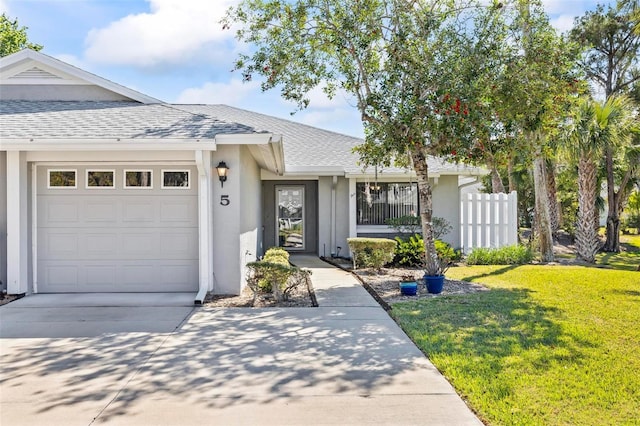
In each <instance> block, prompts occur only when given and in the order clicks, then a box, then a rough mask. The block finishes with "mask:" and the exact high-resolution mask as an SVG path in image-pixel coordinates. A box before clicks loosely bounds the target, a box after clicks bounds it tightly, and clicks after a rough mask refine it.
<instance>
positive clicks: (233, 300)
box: [203, 285, 318, 308]
mask: <svg viewBox="0 0 640 426" xmlns="http://www.w3.org/2000/svg"><path fill="white" fill-rule="evenodd" d="M252 301H253V292H252V291H251V289H250V288H249V287H245V289H244V290H243V292H242V293H241V294H240V295H237V296H236V295H218V294H216V295H213V294H209V295H207V297H206V298H205V300H204V303H203V306H207V307H213V308H275V307H279V308H282V307H285V308H311V307H317V306H318V303H317V302H316V296H315V293H314V292H313V288H307V286H305V285H300V286H298V287H297V288H296V289H294V290H293V291H292V292H291V294H290V295H289V299H288V300H285V301H283V302H281V303H277V302H276V300H275V299H274V298H273V296H272V295H271V294H268V293H264V294H258V296H257V297H256V300H255V303H252Z"/></svg>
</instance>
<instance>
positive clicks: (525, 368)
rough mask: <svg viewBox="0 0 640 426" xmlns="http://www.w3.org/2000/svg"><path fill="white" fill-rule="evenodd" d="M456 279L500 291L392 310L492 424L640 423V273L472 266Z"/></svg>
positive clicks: (453, 270) (451, 272)
mask: <svg viewBox="0 0 640 426" xmlns="http://www.w3.org/2000/svg"><path fill="white" fill-rule="evenodd" d="M639 256H640V254H639ZM447 276H448V277H450V278H456V279H466V280H471V281H476V282H481V283H484V284H485V285H487V286H488V287H489V288H490V289H491V290H490V291H487V292H482V293H476V294H470V295H465V296H449V297H439V298H434V299H429V300H422V301H417V302H412V303H397V304H394V305H393V310H392V311H391V313H392V315H393V316H394V317H395V318H396V319H397V321H398V322H399V323H400V325H401V326H402V327H403V329H404V330H405V331H406V332H407V334H408V335H409V336H410V337H411V338H412V339H413V340H414V341H415V342H416V343H417V344H418V346H419V347H420V348H421V349H422V350H423V351H424V352H425V353H426V354H427V355H428V356H429V358H430V359H431V361H432V362H433V363H434V364H435V365H436V366H437V367H438V369H439V370H440V371H441V372H442V373H443V374H444V375H445V376H446V377H447V378H448V379H449V380H450V381H451V383H452V384H453V385H454V387H455V388H456V389H457V391H458V392H459V393H460V394H461V395H462V396H463V397H464V398H465V399H466V400H467V401H468V403H469V404H470V406H471V407H472V408H473V409H474V410H475V411H476V412H477V413H478V415H479V416H480V418H481V419H482V420H484V421H485V422H487V423H488V424H491V425H604V424H609V425H638V424H640V415H639V413H640V272H631V271H621V270H608V269H599V268H585V267H578V266H534V265H526V266H472V267H459V268H451V269H450V270H449V272H448V273H447Z"/></svg>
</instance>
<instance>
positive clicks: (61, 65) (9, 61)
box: [0, 49, 163, 104]
mask: <svg viewBox="0 0 640 426" xmlns="http://www.w3.org/2000/svg"><path fill="white" fill-rule="evenodd" d="M29 59H31V60H33V61H37V62H41V63H43V64H45V65H48V66H50V67H52V68H55V69H59V70H60V71H63V72H65V73H67V74H69V75H72V76H74V77H76V78H78V79H80V80H85V81H88V82H89V83H92V84H95V85H96V86H100V87H102V88H104V89H106V90H109V91H111V92H114V93H117V94H119V95H122V96H124V97H127V98H129V99H132V100H134V101H137V102H141V103H143V104H160V103H163V102H162V101H161V100H159V99H156V98H154V97H151V96H148V95H145V94H144V93H140V92H138V91H136V90H133V89H129V88H128V87H125V86H122V85H120V84H118V83H114V82H113V81H110V80H107V79H105V78H102V77H99V76H97V75H95V74H92V73H90V72H88V71H84V70H82V69H80V68H78V67H75V66H73V65H71V64H68V63H66V62H63V61H61V60H59V59H56V58H54V57H52V56H49V55H46V54H44V53H41V52H36V51H35V50H31V49H23V50H21V51H19V52H16V53H14V54H12V55H8V56H5V57H3V58H0V69H2V68H5V67H8V66H11V65H13V64H16V63H18V62H21V61H25V60H29Z"/></svg>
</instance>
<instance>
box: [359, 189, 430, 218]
mask: <svg viewBox="0 0 640 426" xmlns="http://www.w3.org/2000/svg"><path fill="white" fill-rule="evenodd" d="M356 193H357V195H356V204H357V208H358V212H357V222H358V225H386V223H385V221H386V220H387V219H390V218H397V217H402V216H417V215H418V212H419V210H418V185H417V184H416V183H408V182H403V183H386V182H385V183H382V182H380V183H371V182H361V183H357V184H356Z"/></svg>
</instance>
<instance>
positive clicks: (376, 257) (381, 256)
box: [347, 238, 396, 269]
mask: <svg viewBox="0 0 640 426" xmlns="http://www.w3.org/2000/svg"><path fill="white" fill-rule="evenodd" d="M347 243H349V249H350V250H351V252H352V253H353V267H354V269H357V268H358V267H365V268H376V269H380V268H382V267H383V266H384V265H386V264H388V263H391V261H393V255H394V251H395V248H396V242H395V241H394V240H390V239H388V238H348V239H347Z"/></svg>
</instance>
